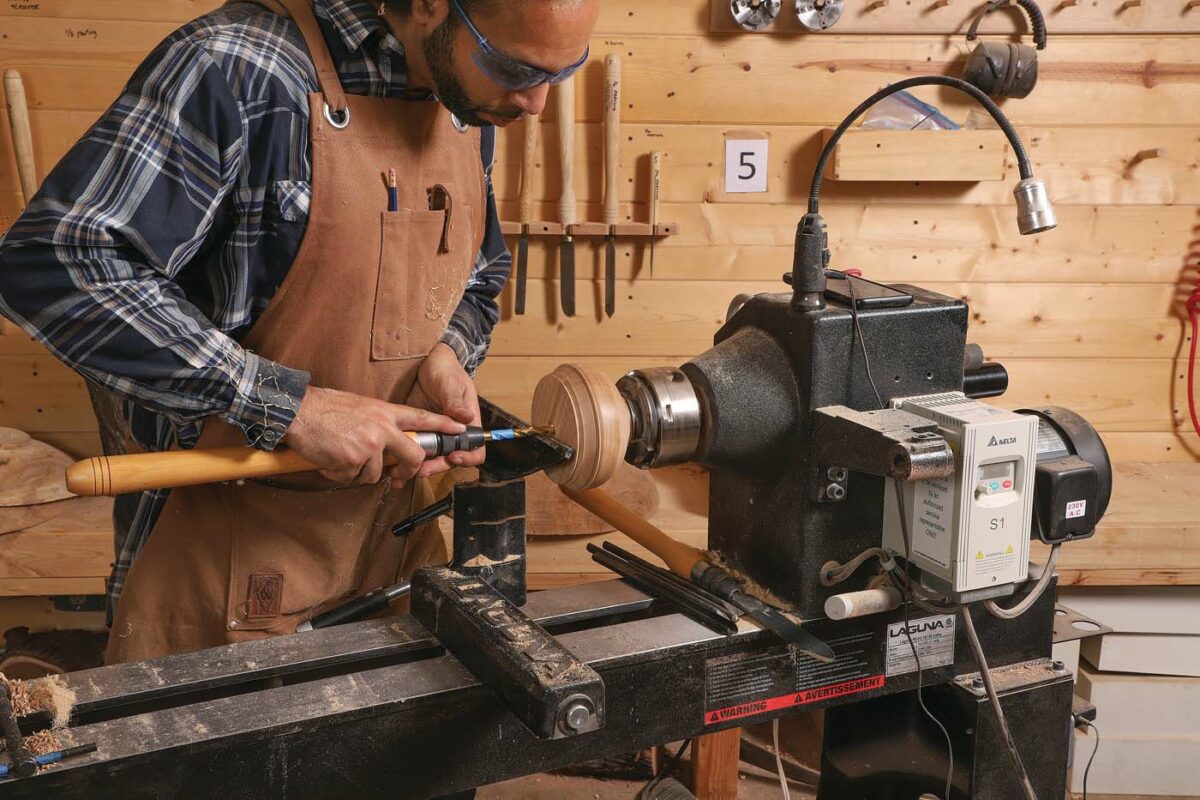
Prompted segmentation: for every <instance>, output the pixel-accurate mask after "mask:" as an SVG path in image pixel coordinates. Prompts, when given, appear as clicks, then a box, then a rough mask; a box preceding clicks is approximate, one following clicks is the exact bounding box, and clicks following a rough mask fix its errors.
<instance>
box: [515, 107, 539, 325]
mask: <svg viewBox="0 0 1200 800" xmlns="http://www.w3.org/2000/svg"><path fill="white" fill-rule="evenodd" d="M537 136H538V118H537V117H535V116H527V117H525V148H524V153H523V155H522V159H521V194H520V196H519V198H518V199H517V218H518V220H519V221H520V223H521V238H520V240H519V241H518V242H517V303H516V309H515V310H516V312H517V313H518V314H524V313H525V286H526V282H527V278H528V269H529V223H531V222H533V168H534V161H535V159H536V157H537Z"/></svg>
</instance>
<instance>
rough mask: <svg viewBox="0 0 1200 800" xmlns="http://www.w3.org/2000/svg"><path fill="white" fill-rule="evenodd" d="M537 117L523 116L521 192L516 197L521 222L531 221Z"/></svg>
mask: <svg viewBox="0 0 1200 800" xmlns="http://www.w3.org/2000/svg"><path fill="white" fill-rule="evenodd" d="M537 145H538V118H537V117H534V116H528V117H525V149H524V152H523V153H522V155H521V194H520V196H519V197H518V199H517V218H518V221H519V222H521V223H523V224H528V223H530V222H532V221H533V168H534V166H535V164H536V162H537Z"/></svg>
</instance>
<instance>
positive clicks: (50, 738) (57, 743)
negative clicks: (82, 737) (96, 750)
mask: <svg viewBox="0 0 1200 800" xmlns="http://www.w3.org/2000/svg"><path fill="white" fill-rule="evenodd" d="M74 744H75V737H73V736H72V735H71V732H70V731H68V730H47V731H38V732H37V733H35V734H33V735H32V736H26V737H25V746H26V747H28V748H29V752H30V753H32V754H33V755H35V756H41V755H45V754H46V753H55V752H58V751H59V750H65V749H67V748H68V747H72V746H73V745H74ZM53 767H54V765H53V764H47V765H46V766H43V767H38V772H45V771H46V770H48V769H52V768H53Z"/></svg>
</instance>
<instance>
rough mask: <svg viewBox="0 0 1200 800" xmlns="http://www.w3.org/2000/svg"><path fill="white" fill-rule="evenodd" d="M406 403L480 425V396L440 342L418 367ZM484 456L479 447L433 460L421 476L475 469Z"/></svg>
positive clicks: (422, 471) (455, 359) (469, 377)
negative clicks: (452, 468)
mask: <svg viewBox="0 0 1200 800" xmlns="http://www.w3.org/2000/svg"><path fill="white" fill-rule="evenodd" d="M408 402H409V403H410V404H412V405H414V406H417V407H419V408H426V409H429V410H430V411H436V412H439V413H442V414H445V415H446V416H447V417H450V418H451V419H455V420H458V421H459V422H462V423H465V424H467V425H479V424H480V419H479V394H478V393H477V392H476V391H475V382H474V381H472V380H471V376H470V375H468V374H467V371H466V370H465V369H463V367H462V364H460V363H459V361H458V356H457V355H456V354H455V352H454V350H453V349H452V348H451V347H450V346H449V345H447V344H444V343H442V342H438V343H437V344H436V345H434V346H433V349H432V350H430V351H429V355H428V356H427V357H426V358H425V361H424V363H422V364H421V369H420V371H419V372H418V373H417V385H416V386H415V387H414V388H413V391H412V394H410V395H409V397H408ZM485 455H486V454H485V452H484V448H482V447H481V448H479V449H478V450H473V451H471V452H469V453H464V452H457V453H451V454H450V455H449V456H447V457H446V458H432V459H430V460H429V461H427V462H425V466H424V467H422V468H421V472H420V475H421V476H422V477H425V476H427V475H435V474H437V473H439V472H445V471H446V470H448V469H450V467H451V465H453V466H456V467H474V466H477V465H479V464H482V463H483V459H484V456H485ZM447 462H449V463H447Z"/></svg>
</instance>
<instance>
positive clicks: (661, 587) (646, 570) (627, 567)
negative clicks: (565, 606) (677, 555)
mask: <svg viewBox="0 0 1200 800" xmlns="http://www.w3.org/2000/svg"><path fill="white" fill-rule="evenodd" d="M587 549H588V552H589V553H591V554H592V560H593V561H595V562H596V563H597V564H600V565H601V566H603V567H607V568H608V569H611V570H612V571H613V572H615V573H617V574H618V575H620V576H621V577H622V578H625V580H627V581H629V582H630V583H632V584H633V585H634V586H636V587H638V588H639V589H641V590H642V591H644V592H646V593H647V594H650V595H653V596H654V597H661V598H663V599H665V600H667V601H668V602H671V603H674V604H675V605H676V606H678V607H679V609H680V610H681V611H683V613H684V614H686V615H688V616H689V617H691V618H692V619H694V620H696V621H697V622H699V623H700V624H701V625H704V626H706V627H708V628H711V629H712V630H714V631H716V632H717V633H721V634H725V635H729V634H731V633H733V632H734V631H736V630H737V621H738V617H739V615H740V612H739V610H738V609H737V608H735V607H734V606H732V605H731V604H729V603H726V602H725V601H724V600H721V599H720V598H718V597H716V596H715V595H712V594H710V593H709V592H707V591H705V590H704V589H701V588H700V587H699V586H697V585H696V584H694V583H691V582H690V581H685V580H684V579H683V578H680V577H679V576H678V575H676V574H675V573H673V572H671V571H670V570H666V569H663V568H662V567H656V566H655V565H653V564H651V563H650V562H648V561H645V560H643V559H640V558H638V557H637V556H635V555H634V554H633V553H630V552H627V551H625V550H623V549H622V548H620V547H618V546H617V545H615V544H613V543H612V542H605V543H604V548H603V549H601V548H599V547H597V546H596V545H594V544H592V543H590V542H589V543H588V546H587Z"/></svg>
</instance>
